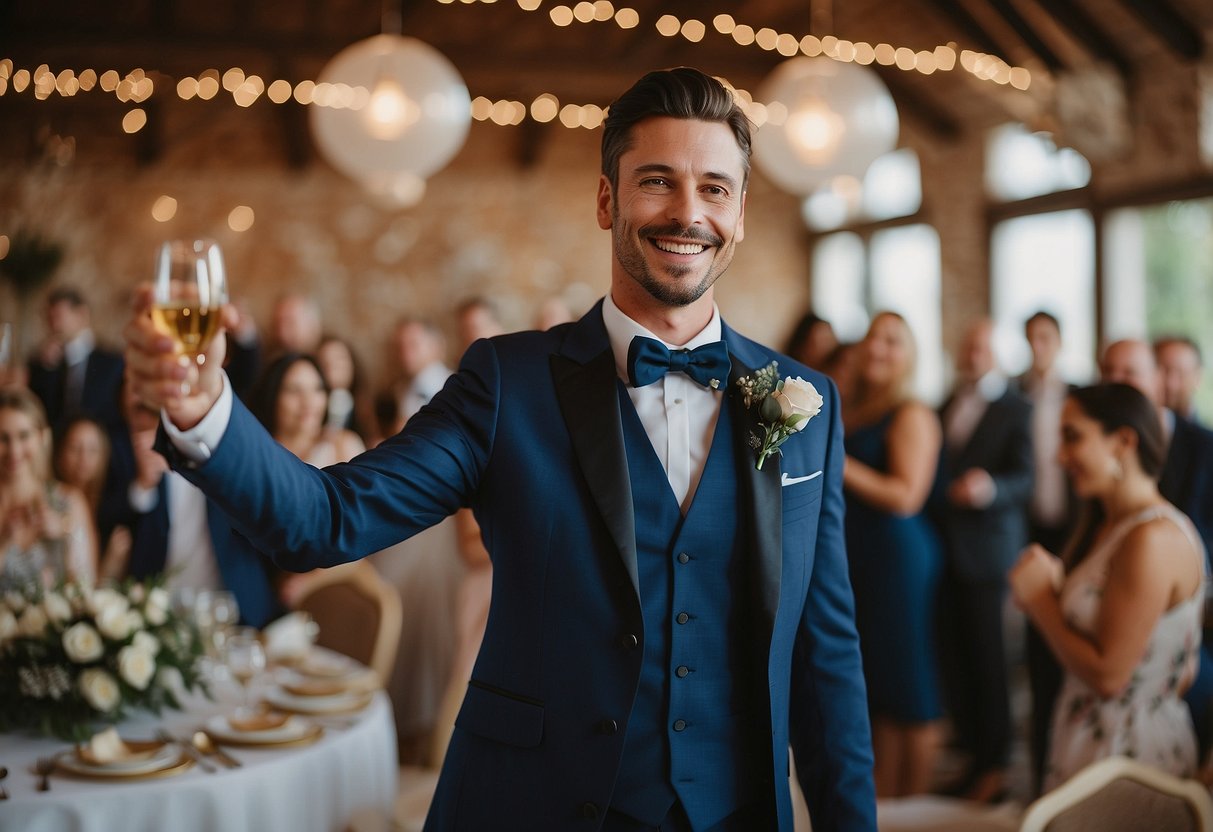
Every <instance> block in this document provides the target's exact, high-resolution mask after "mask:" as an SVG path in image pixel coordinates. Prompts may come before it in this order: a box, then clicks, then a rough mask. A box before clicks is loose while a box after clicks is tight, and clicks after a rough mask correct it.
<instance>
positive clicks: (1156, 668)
mask: <svg viewBox="0 0 1213 832" xmlns="http://www.w3.org/2000/svg"><path fill="white" fill-rule="evenodd" d="M1061 430H1062V438H1061V448H1060V451H1059V454H1058V455H1059V459H1060V461H1061V463H1062V466H1063V467H1064V468H1065V469H1066V473H1067V474H1068V475H1069V477H1070V480H1071V482H1072V483H1073V487H1074V491H1075V493H1076V494H1077V495H1078V496H1079V497H1081V498H1085V499H1088V500H1089V501H1090V502H1091V505H1090V506H1089V511H1088V512H1087V515H1088V521H1087V522H1086V523H1085V524H1083V526H1082V527H1081V528H1080V529H1079V531H1078V533H1077V534H1076V535H1075V537H1074V539H1073V540H1072V542H1071V544H1070V546H1069V547H1068V550H1067V553H1066V555H1067V556H1066V562H1067V565H1068V571H1067V569H1066V567H1063V563H1062V561H1061V560H1059V559H1058V558H1056V557H1054V556H1053V555H1051V554H1050V553H1048V552H1046V551H1045V550H1044V549H1043V548H1042V547H1040V546H1038V545H1033V546H1030V547H1028V549H1026V550H1025V552H1024V554H1023V556H1022V558H1021V559H1020V561H1019V563H1018V564H1017V565H1016V566H1015V568H1014V569H1013V570H1012V571H1011V576H1010V579H1011V589H1012V592H1013V593H1014V595H1015V600H1016V602H1017V603H1018V604H1019V606H1020V607H1022V608H1023V610H1024V611H1025V612H1026V613H1027V615H1028V616H1029V617H1030V618H1031V619H1032V621H1033V622H1034V623H1035V624H1036V626H1037V627H1038V628H1039V629H1040V631H1041V633H1042V634H1043V635H1044V638H1045V640H1046V642H1047V643H1048V644H1049V647H1050V648H1051V649H1052V650H1053V652H1054V654H1056V656H1057V658H1058V660H1059V661H1060V662H1061V664H1062V667H1063V668H1064V669H1065V680H1064V682H1063V683H1062V690H1061V695H1060V696H1059V697H1058V699H1057V705H1056V707H1055V709H1054V712H1053V727H1052V735H1051V739H1050V753H1049V762H1048V765H1047V767H1046V771H1045V790H1046V791H1047V790H1049V789H1053V788H1056V787H1057V786H1059V785H1061V784H1062V783H1064V782H1065V781H1066V780H1068V779H1069V778H1070V777H1072V776H1073V775H1074V774H1076V773H1078V771H1080V770H1081V769H1082V768H1084V767H1085V766H1087V765H1088V764H1090V763H1092V762H1095V761H1096V760H1100V759H1103V758H1105V757H1109V756H1112V755H1117V754H1120V755H1124V756H1127V757H1132V758H1133V759H1135V760H1137V761H1138V762H1141V763H1145V764H1147V765H1151V766H1155V767H1156V768H1159V769H1162V770H1164V771H1167V772H1170V773H1172V774H1176V775H1179V776H1183V777H1190V776H1192V775H1193V774H1194V773H1195V770H1196V766H1197V759H1196V738H1195V734H1194V732H1193V728H1192V722H1191V717H1190V716H1189V713H1188V709H1187V706H1186V705H1185V704H1184V702H1183V699H1182V695H1183V692H1184V690H1185V689H1186V687H1187V686H1188V684H1189V683H1190V682H1191V680H1192V678H1193V677H1194V675H1195V671H1196V663H1197V655H1198V652H1199V648H1200V633H1201V618H1202V614H1203V600H1204V586H1205V575H1204V563H1205V555H1204V548H1203V546H1202V545H1201V543H1200V538H1199V536H1198V535H1197V534H1196V530H1195V529H1194V527H1193V526H1192V523H1191V521H1189V520H1188V518H1187V517H1186V516H1184V515H1183V513H1181V512H1180V511H1179V510H1178V509H1176V508H1175V507H1174V506H1173V505H1171V504H1170V503H1168V502H1167V501H1166V500H1165V499H1163V498H1162V496H1161V495H1159V493H1158V475H1159V473H1160V472H1161V470H1162V466H1163V462H1164V460H1165V458H1166V440H1165V438H1164V435H1163V431H1162V425H1161V420H1160V418H1159V415H1158V411H1157V410H1156V409H1155V408H1154V406H1153V405H1152V404H1151V403H1150V402H1149V401H1148V400H1147V399H1146V398H1145V396H1143V395H1142V394H1141V393H1140V392H1138V391H1137V390H1135V389H1134V388H1132V387H1129V386H1127V385H1123V384H1104V385H1098V386H1095V387H1087V388H1083V389H1080V390H1076V391H1074V392H1073V393H1071V394H1070V396H1069V398H1068V399H1067V400H1066V403H1065V407H1064V409H1063V411H1062V428H1061Z"/></svg>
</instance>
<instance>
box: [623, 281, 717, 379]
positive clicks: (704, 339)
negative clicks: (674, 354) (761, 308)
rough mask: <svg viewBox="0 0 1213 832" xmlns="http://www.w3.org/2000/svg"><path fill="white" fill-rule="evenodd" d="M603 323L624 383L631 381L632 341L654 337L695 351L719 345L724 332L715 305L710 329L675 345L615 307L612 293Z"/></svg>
mask: <svg viewBox="0 0 1213 832" xmlns="http://www.w3.org/2000/svg"><path fill="white" fill-rule="evenodd" d="M602 323H603V325H604V326H605V327H606V331H607V339H608V340H609V341H610V342H611V352H613V353H614V354H615V372H616V373H618V374H619V377H620V378H621V379H623V380H624V381H627V380H628V349H629V348H630V347H631V346H632V339H633V338H635V337H636V336H638V335H642V336H644V337H645V338H652V339H653V340H655V341H661V343H663V344H665V345H666V347H667V348H668V349H671V350H682V349H687V350H693V349H695V348H696V347H702V346H703V345H704V344H714V343H716V342H717V341H719V340H720V333H721V326H720V309H719V307H717V306H716V304H715V303H713V304H712V317H711V319H710V320H709V321H708V324H707V326H705V327H704V328H703V329H701V330H699V333H698V334H697V335H696V336H695V337H694V338H692V339H691V340H690V341H687V342H686V343H685V344H671V343H669V342H668V341H665V340H662V339H661V338H658V337H657V336H656V335H654V334H653V333H652V332H650V331H649V330H647V329H645V328H644V327H643V326H641V325H640V324H638V323H636V322H635V321H633V320H632V319H631V318H629V317H628V316H627V315H625V314H624V313H623V311H622V310H621V309H620V308H619V307H618V306H616V305H615V301H614V300H612V299H611V295H610V293H609V292H608V293H607V296H606V297H605V298H603V301H602Z"/></svg>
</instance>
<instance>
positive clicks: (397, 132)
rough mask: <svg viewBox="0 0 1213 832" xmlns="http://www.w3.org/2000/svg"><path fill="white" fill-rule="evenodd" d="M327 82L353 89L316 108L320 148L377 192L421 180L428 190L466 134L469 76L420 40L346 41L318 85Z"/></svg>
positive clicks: (380, 38) (315, 128)
mask: <svg viewBox="0 0 1213 832" xmlns="http://www.w3.org/2000/svg"><path fill="white" fill-rule="evenodd" d="M325 83H327V84H331V85H339V84H341V85H345V87H344V88H340V89H345V88H352V89H353V90H354V94H352V95H348V96H346V98H345V99H341V98H340V97H339V96H333V98H334V101H332V102H327V103H328V106H322V105H321V104H319V103H314V104H313V105H312V106H311V108H310V110H311V126H312V136H313V138H314V139H315V141H316V146H317V147H318V148H319V150H320V152H321V154H322V155H323V156H324V158H326V159H327V160H328V161H329V162H330V163H331V164H332V165H333V167H335V168H337V169H338V170H339V171H341V172H342V173H344V174H346V175H347V176H349V177H351V178H352V179H355V180H357V181H359V182H361V183H362V184H363V185H365V186H366V187H367V188H368V189H371V190H372V191H377V192H379V193H384V192H391V191H392V190H394V189H395V188H396V183H399V182H413V183H415V182H416V181H417V180H421V181H422V188H424V180H425V179H427V178H428V177H429V176H431V175H432V174H434V173H436V172H437V171H439V170H441V169H442V168H443V167H444V166H445V165H446V164H447V163H448V162H450V161H451V159H452V158H454V156H455V154H456V153H458V152H459V150H460V148H462V147H463V142H464V140H465V139H466V138H467V133H468V127H469V125H470V124H471V119H472V105H471V99H470V98H469V97H468V90H467V86H466V85H465V84H464V82H463V78H462V77H461V76H460V75H459V71H458V70H457V69H456V68H455V65H454V64H452V63H451V62H450V61H449V60H447V59H446V57H444V56H443V55H442V53H441V52H439V51H438V50H436V49H434V48H433V47H432V46H430V45H429V44H427V43H424V42H422V41H420V40H417V39H416V38H409V37H401V36H399V35H376V36H375V37H372V38H367V39H366V40H363V41H359V42H358V43H355V44H353V45H351V46H349V47H346V48H345V49H343V50H342V51H341V52H339V53H338V54H337V55H336V56H335V57H334V58H333V59H332V60H331V61H330V62H329V63H328V65H327V66H325V68H324V70H323V71H322V72H321V73H320V79H319V83H318V84H317V89H318V90H319V89H320V88H321V85H323V84H325ZM414 192H415V189H414Z"/></svg>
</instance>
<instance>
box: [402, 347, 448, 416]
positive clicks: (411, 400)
mask: <svg viewBox="0 0 1213 832" xmlns="http://www.w3.org/2000/svg"><path fill="white" fill-rule="evenodd" d="M450 377H451V369H450V367H447V366H446V365H445V364H443V363H442V362H441V361H435V362H434V363H433V364H430V365H428V366H426V367H425V369H423V370H422V371H421V372H419V373H418V374H417V376H416V377H415V378H414V379H413V380H412V381H411V382H409V384H408V386H407V387H406V388H405V390H404V392H403V393H402V394H401V395H400V418H401V419H403V420H404V421H405V422H407V421H408V420H409V419H412V418H413V416H415V415H416V414H417V411H418V410H420V409H421V408H423V407H425V406H426V405H427V404H429V401H430V399H432V398H434V396H436V395H438V391H439V390H441V389H442V387H443V385H445V384H446V380H447V379H448V378H450Z"/></svg>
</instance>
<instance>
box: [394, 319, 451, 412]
mask: <svg viewBox="0 0 1213 832" xmlns="http://www.w3.org/2000/svg"><path fill="white" fill-rule="evenodd" d="M445 354H446V339H445V338H443V336H442V330H440V329H438V327H437V326H435V325H434V323H433V322H431V321H425V320H422V319H420V318H404V319H402V320H401V321H400V323H398V324H397V325H396V329H395V332H394V333H393V334H392V357H393V359H395V361H396V365H397V369H398V371H399V375H398V377H397V380H396V382H395V385H394V387H393V389H394V390H395V391H396V396H397V400H398V401H399V403H400V404H399V407H400V416H401V418H403V419H404V421H406V422H407V421H408V420H409V419H411V418H412V417H413V414H415V413H416V412H417V411H418V410H420V409H421V408H422V407H424V406H425V405H426V404H427V403H428V402H429V400H430V399H432V398H434V396H435V395H436V394H437V393H438V391H439V390H441V389H442V385H444V384H446V380H447V379H448V378H450V376H451V370H450V368H449V367H447V366H446V364H444V363H443V359H444V358H445Z"/></svg>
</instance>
